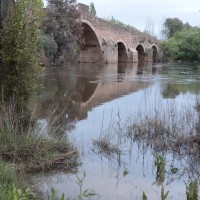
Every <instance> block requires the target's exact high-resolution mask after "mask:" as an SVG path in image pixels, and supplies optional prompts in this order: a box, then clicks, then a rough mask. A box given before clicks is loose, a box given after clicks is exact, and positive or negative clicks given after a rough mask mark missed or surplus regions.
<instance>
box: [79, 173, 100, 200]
mask: <svg viewBox="0 0 200 200" xmlns="http://www.w3.org/2000/svg"><path fill="white" fill-rule="evenodd" d="M85 177H86V173H85V172H83V177H78V176H77V184H78V185H79V195H78V198H79V200H82V199H83V198H84V197H86V198H87V197H92V196H95V195H97V194H95V193H94V192H90V191H89V190H88V189H86V190H84V191H82V190H83V182H84V180H85Z"/></svg>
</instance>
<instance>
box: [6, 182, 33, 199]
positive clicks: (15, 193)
mask: <svg viewBox="0 0 200 200" xmlns="http://www.w3.org/2000/svg"><path fill="white" fill-rule="evenodd" d="M8 194H9V200H33V199H35V194H34V193H33V192H32V191H31V189H30V188H25V190H24V191H22V190H21V189H18V188H17V187H16V186H15V184H13V188H12V191H9V192H8Z"/></svg>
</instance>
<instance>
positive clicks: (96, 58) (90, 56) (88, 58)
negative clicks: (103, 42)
mask: <svg viewBox="0 0 200 200" xmlns="http://www.w3.org/2000/svg"><path fill="white" fill-rule="evenodd" d="M82 26H83V34H82V36H81V40H80V55H79V62H81V63H96V62H102V61H103V55H102V52H101V46H100V44H99V41H98V38H97V35H96V33H95V32H94V31H93V29H92V28H91V27H90V26H89V25H88V24H87V23H82Z"/></svg>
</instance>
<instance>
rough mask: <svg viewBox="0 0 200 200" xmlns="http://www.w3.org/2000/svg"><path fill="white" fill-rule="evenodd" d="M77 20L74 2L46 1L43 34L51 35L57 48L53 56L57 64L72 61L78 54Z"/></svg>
mask: <svg viewBox="0 0 200 200" xmlns="http://www.w3.org/2000/svg"><path fill="white" fill-rule="evenodd" d="M78 18H79V13H78V11H77V9H76V0H48V4H47V7H46V17H45V28H44V32H45V34H46V35H51V37H52V38H53V39H54V40H55V42H56V44H57V46H58V48H57V51H56V52H55V53H54V55H53V56H54V58H55V60H56V61H57V62H59V61H60V60H63V61H70V60H73V59H74V58H75V57H76V56H77V54H78V50H79V46H78V41H79V38H80V36H81V34H82V26H81V23H80V22H79V21H78V20H77V19H78Z"/></svg>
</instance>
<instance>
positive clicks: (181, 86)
mask: <svg viewBox="0 0 200 200" xmlns="http://www.w3.org/2000/svg"><path fill="white" fill-rule="evenodd" d="M199 78H200V65H197V64H156V65H153V66H152V65H151V64H148V65H147V66H144V67H139V68H138V66H137V65H136V64H121V63H119V64H107V65H101V64H79V65H78V66H66V67H54V68H47V69H46V70H45V71H44V73H43V74H42V75H41V76H40V78H39V82H40V83H41V84H42V85H43V86H44V88H43V90H41V92H40V93H39V94H38V99H39V100H38V101H39V106H38V120H39V121H40V122H43V123H44V122H45V121H46V117H45V116H46V113H47V111H48V109H49V107H51V106H52V105H53V106H54V107H56V108H57V111H58V113H59V112H60V113H62V114H61V116H60V118H61V119H60V123H61V127H60V132H61V134H63V135H65V136H66V137H67V138H68V139H69V140H70V141H71V142H72V143H73V144H74V146H75V147H76V148H77V149H78V151H79V155H80V158H79V163H80V165H79V166H78V168H77V169H74V170H72V171H71V172H65V171H56V172H52V173H47V174H42V175H41V174H39V175H36V176H34V180H35V182H37V185H38V187H39V188H40V189H41V190H42V191H44V192H45V193H47V192H50V190H51V188H52V187H53V188H54V189H55V190H56V191H57V195H58V196H61V195H62V193H65V197H67V199H78V195H79V194H80V185H79V184H78V183H77V182H78V178H81V177H83V175H84V174H85V178H84V180H83V184H82V191H84V190H85V189H88V191H93V192H94V193H95V194H97V195H96V196H94V197H91V199H103V200H104V199H105V200H106V199H111V200H113V199H119V200H122V199H128V200H129V199H134V200H135V199H138V200H140V199H142V195H143V192H144V193H145V195H146V196H147V198H148V199H152V200H157V199H161V190H162V189H164V193H166V192H167V191H169V194H168V195H167V199H174V200H179V199H180V200H183V199H186V185H187V186H188V185H189V183H190V182H191V181H194V180H196V179H197V180H200V179H199V175H200V162H199V161H200V156H199V157H198V155H197V154H196V153H191V151H189V150H186V151H185V150H184V148H181V149H179V148H177V149H173V150H172V149H171V146H170V144H168V143H167V142H169V141H171V140H169V137H171V136H169V137H168V136H166V135H167V134H169V135H170V134H171V132H169V133H168V132H167V133H165V137H164V136H162V137H160V136H159V135H155V136H153V137H152V136H151V137H149V136H146V135H145V134H146V133H145V134H143V135H142V133H141V134H140V131H141V130H142V128H144V126H145V124H146V122H144V121H145V119H147V118H148V119H149V121H150V120H155V118H158V117H160V118H162V119H164V120H166V124H167V123H171V124H174V126H176V129H177V130H175V131H174V132H173V133H175V132H176V131H177V132H178V131H179V132H178V133H177V134H175V135H174V136H173V137H174V138H175V139H177V138H178V137H180V138H181V137H184V136H185V134H188V136H189V135H190V134H194V132H195V130H194V131H193V129H194V127H195V126H196V124H197V123H198V122H199V121H198V120H199V118H198V113H197V112H196V110H195V106H196V102H197V100H198V99H199V94H200V87H199V86H200V79H199ZM161 121H162V120H161ZM142 122H143V123H144V124H142ZM137 123H138V126H139V124H140V125H141V127H140V128H141V129H137V131H138V130H139V131H138V132H137V133H138V135H137V136H136V133H135V132H136V129H134V130H135V132H134V131H133V132H134V133H132V132H131V130H132V129H131V127H132V126H133V124H135V126H134V127H138V126H136V124H137ZM148 123H149V122H148ZM175 124H176V125H175ZM169 126H171V125H169ZM183 126H184V127H183ZM171 129H173V127H170V130H171ZM161 130H162V131H163V130H164V129H161ZM191 130H192V131H193V132H192V131H191ZM162 131H160V135H162V134H163V133H162ZM130 132H131V133H132V134H133V135H134V136H133V135H131V134H130ZM191 132H192V133H191ZM150 134H151V133H150ZM153 134H154V133H153ZM163 135H164V134H163ZM182 135H183V136H182ZM176 137H177V138H176ZM103 139H106V140H107V141H108V142H109V144H110V145H111V146H112V147H113V148H111V149H110V150H112V151H111V152H106V151H104V150H105V149H104V150H102V149H101V148H100V146H99V144H101V143H99V141H101V142H102V141H103ZM175 139H174V140H175ZM174 140H173V142H174ZM165 142H166V144H165ZM168 145H169V146H170V147H168ZM191 145H192V144H191ZM166 146H167V147H166ZM174 146H175V145H174ZM173 148H175V147H173ZM185 148H188V146H187V147H185ZM193 151H194V150H193ZM187 152H189V153H187ZM159 155H160V156H161V157H162V158H163V159H164V169H163V170H161V172H162V173H163V174H162V173H161V174H159V170H160V169H159V170H158V165H156V164H155V162H156V159H158V156H159ZM161 160H162V159H161ZM173 169H175V172H174V171H173ZM197 185H198V186H197V187H198V188H199V183H197ZM86 199H87V198H86Z"/></svg>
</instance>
